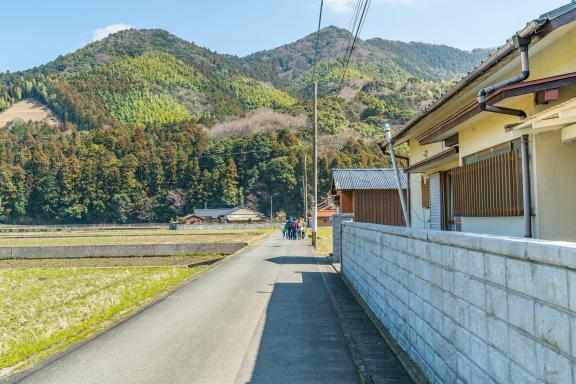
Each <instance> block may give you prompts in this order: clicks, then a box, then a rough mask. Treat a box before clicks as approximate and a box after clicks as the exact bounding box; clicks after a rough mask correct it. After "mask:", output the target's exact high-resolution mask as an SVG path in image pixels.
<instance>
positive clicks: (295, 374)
mask: <svg viewBox="0 0 576 384" xmlns="http://www.w3.org/2000/svg"><path fill="white" fill-rule="evenodd" d="M267 260H268V261H270V262H273V263H278V264H283V265H284V266H285V267H284V268H283V269H282V270H281V272H280V274H279V278H278V282H277V283H276V284H275V287H274V292H273V293H272V296H271V298H270V302H269V305H268V309H267V312H266V318H265V324H264V331H263V334H262V338H261V341H260V345H259V349H258V355H257V359H256V363H255V367H254V370H253V373H252V378H251V380H250V383H252V384H264V383H266V384H268V383H358V381H359V379H358V374H357V371H356V367H355V366H354V364H353V363H352V360H351V358H350V355H349V353H348V349H347V346H346V342H345V339H344V336H343V334H342V331H341V328H340V325H339V324H338V320H337V316H336V313H335V312H334V309H333V308H332V305H331V302H330V299H329V296H328V294H327V291H326V287H325V284H324V280H323V278H322V274H321V272H320V271H318V268H317V267H316V266H312V265H316V263H317V262H319V263H326V262H327V261H326V258H315V257H312V256H284V257H275V258H271V259H267ZM296 269H297V270H299V271H304V272H301V273H295V272H294V271H296ZM287 280H288V281H287Z"/></svg>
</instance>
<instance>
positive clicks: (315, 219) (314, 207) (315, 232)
mask: <svg viewBox="0 0 576 384" xmlns="http://www.w3.org/2000/svg"><path fill="white" fill-rule="evenodd" d="M312 157H313V159H312V166H313V177H314V181H313V183H314V188H313V189H314V197H313V198H312V245H313V246H314V248H316V240H317V236H318V83H317V82H316V81H315V82H314V140H313V144H312Z"/></svg>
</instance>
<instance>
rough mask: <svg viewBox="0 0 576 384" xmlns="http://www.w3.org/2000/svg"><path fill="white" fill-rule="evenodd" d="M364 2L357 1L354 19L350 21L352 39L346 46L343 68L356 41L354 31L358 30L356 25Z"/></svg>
mask: <svg viewBox="0 0 576 384" xmlns="http://www.w3.org/2000/svg"><path fill="white" fill-rule="evenodd" d="M361 4H362V0H357V1H356V7H355V8H354V14H353V16H352V19H351V20H350V25H349V28H348V29H349V31H350V38H349V39H348V44H346V49H345V50H344V57H343V58H342V67H344V63H345V62H346V57H347V56H348V50H349V49H350V44H352V40H354V31H355V30H356V25H357V22H358V16H360V10H361V9H362V7H361Z"/></svg>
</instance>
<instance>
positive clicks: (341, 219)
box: [332, 213, 354, 263]
mask: <svg viewBox="0 0 576 384" xmlns="http://www.w3.org/2000/svg"><path fill="white" fill-rule="evenodd" d="M353 218H354V215H353V214H351V213H339V214H337V215H334V216H332V242H333V243H332V245H333V246H332V255H333V256H332V261H333V262H334V263H339V262H340V261H341V257H342V223H345V222H348V221H352V219H353Z"/></svg>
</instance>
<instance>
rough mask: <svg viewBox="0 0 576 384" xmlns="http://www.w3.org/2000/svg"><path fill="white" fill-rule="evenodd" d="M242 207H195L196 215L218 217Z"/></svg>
mask: <svg viewBox="0 0 576 384" xmlns="http://www.w3.org/2000/svg"><path fill="white" fill-rule="evenodd" d="M239 209H240V207H234V208H215V209H194V215H196V216H199V217H210V218H212V219H217V218H219V217H220V216H224V215H228V214H230V213H232V212H235V211H237V210H239Z"/></svg>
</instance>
